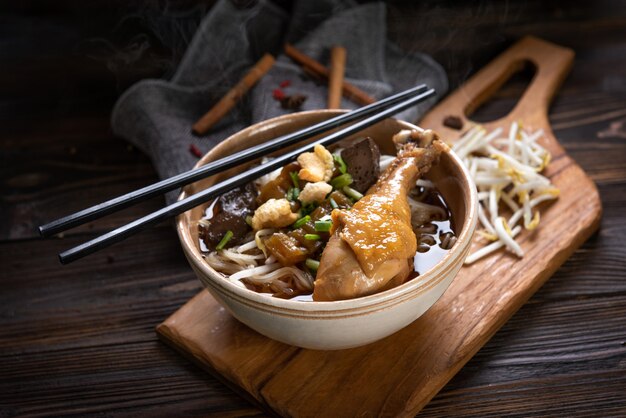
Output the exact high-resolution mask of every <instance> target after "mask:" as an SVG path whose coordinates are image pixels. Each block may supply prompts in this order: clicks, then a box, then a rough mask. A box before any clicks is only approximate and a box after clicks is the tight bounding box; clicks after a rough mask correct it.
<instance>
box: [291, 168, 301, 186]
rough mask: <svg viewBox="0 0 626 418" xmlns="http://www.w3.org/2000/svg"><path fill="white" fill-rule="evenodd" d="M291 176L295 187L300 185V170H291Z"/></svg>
mask: <svg viewBox="0 0 626 418" xmlns="http://www.w3.org/2000/svg"><path fill="white" fill-rule="evenodd" d="M289 176H290V177H291V182H292V183H293V187H295V188H298V187H300V176H298V172H297V171H291V172H290V173H289Z"/></svg>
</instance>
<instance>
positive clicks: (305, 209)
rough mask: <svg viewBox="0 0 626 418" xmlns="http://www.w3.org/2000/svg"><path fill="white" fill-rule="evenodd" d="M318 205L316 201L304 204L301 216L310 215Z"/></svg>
mask: <svg viewBox="0 0 626 418" xmlns="http://www.w3.org/2000/svg"><path fill="white" fill-rule="evenodd" d="M316 207H317V204H316V203H315V202H311V203H307V204H305V205H302V207H301V208H300V215H301V216H304V215H308V214H309V213H311V212H313V211H314V210H315V208H316Z"/></svg>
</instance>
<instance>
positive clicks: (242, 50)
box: [111, 0, 448, 203]
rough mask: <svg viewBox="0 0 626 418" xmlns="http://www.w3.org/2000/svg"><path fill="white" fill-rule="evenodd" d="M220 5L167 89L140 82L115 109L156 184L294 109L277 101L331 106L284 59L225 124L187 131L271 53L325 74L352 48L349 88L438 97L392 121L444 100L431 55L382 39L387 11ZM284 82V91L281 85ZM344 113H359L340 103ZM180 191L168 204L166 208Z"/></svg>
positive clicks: (120, 130)
mask: <svg viewBox="0 0 626 418" xmlns="http://www.w3.org/2000/svg"><path fill="white" fill-rule="evenodd" d="M238 4H239V3H237V2H235V1H233V0H220V1H218V2H217V3H216V4H215V5H214V6H213V8H212V9H211V10H210V11H209V13H208V14H207V15H206V16H205V17H204V19H203V21H202V22H201V24H200V26H199V28H198V30H197V32H196V34H195V35H194V37H193V39H192V41H191V42H190V44H189V46H188V48H187V51H186V52H185V55H184V56H183V58H182V60H181V63H180V64H179V66H178V69H177V71H176V72H175V74H174V76H173V77H172V78H171V80H156V79H149V80H143V81H140V82H138V83H136V84H135V85H133V86H131V87H130V88H129V89H128V90H127V91H126V92H125V93H124V94H123V95H122V96H121V97H120V98H119V100H118V101H117V103H116V104H115V107H114V109H113V113H112V117H111V124H112V127H113V131H114V132H115V134H117V135H119V136H121V137H124V138H126V139H127V140H129V141H130V142H131V143H133V144H134V145H135V146H137V147H138V148H139V149H141V150H142V151H144V152H145V153H147V154H148V155H149V156H150V158H151V159H152V161H153V163H154V165H155V168H156V170H157V172H158V174H159V176H160V177H162V178H166V177H171V176H173V175H175V174H178V173H180V172H183V171H186V170H189V169H190V168H192V167H193V165H194V164H195V162H196V161H197V159H198V157H197V156H195V155H193V153H192V152H190V145H191V144H193V145H194V146H195V147H197V149H199V150H200V151H201V152H202V153H205V152H208V151H209V150H210V149H211V148H213V147H214V146H215V145H216V144H218V143H219V142H220V141H222V140H224V139H225V138H227V137H228V136H230V135H232V134H233V133H235V132H237V131H239V130H241V129H243V128H245V127H247V126H249V125H251V124H254V123H256V122H259V121H262V120H265V119H268V118H271V117H275V116H279V115H282V114H285V113H288V112H293V111H294V110H287V109H283V108H282V107H281V105H280V102H278V101H276V100H275V99H274V98H273V96H272V92H273V91H274V90H275V89H276V88H277V87H279V85H280V84H281V83H282V84H283V85H285V84H289V86H288V87H285V89H284V90H285V93H287V94H291V93H298V94H304V95H306V96H307V100H306V101H305V102H304V103H303V104H302V106H301V109H300V110H311V109H323V108H325V107H326V100H327V85H326V83H317V82H315V81H314V80H312V79H311V78H309V77H305V76H303V71H302V69H301V67H300V66H298V65H297V64H295V63H293V62H292V61H291V60H290V59H289V58H288V57H285V56H283V55H280V54H279V55H278V57H277V60H276V63H275V65H274V66H273V67H272V69H271V70H270V71H269V72H268V73H267V74H266V75H265V76H264V77H263V78H262V79H261V80H260V81H259V83H258V84H257V85H256V86H255V87H254V88H253V89H252V90H250V91H249V92H248V94H247V95H246V96H245V97H244V99H243V100H241V102H240V103H239V104H238V105H237V106H236V107H235V108H233V109H232V110H231V111H230V112H229V113H228V115H226V116H225V117H224V118H223V119H222V120H221V121H219V122H218V123H217V124H216V125H214V126H213V127H212V128H211V130H210V131H209V132H208V133H207V134H206V135H203V136H196V135H194V134H193V133H192V132H191V126H192V125H193V123H194V122H195V121H196V120H197V119H198V118H199V117H201V116H202V115H203V114H204V113H206V112H207V111H208V110H209V109H210V108H211V107H212V106H213V105H214V104H215V103H216V102H217V101H218V100H219V99H220V98H221V97H222V96H223V95H224V94H225V93H226V92H227V91H228V90H229V89H230V88H231V87H232V86H234V85H235V84H236V83H237V81H239V80H240V79H241V77H243V75H244V74H245V73H246V72H247V71H248V70H249V69H250V68H251V67H252V66H253V65H254V64H255V63H256V61H257V60H258V59H259V58H260V57H261V56H262V55H263V54H264V53H266V52H279V51H280V48H281V47H282V45H283V44H284V43H285V42H290V43H292V44H294V45H295V46H296V48H298V49H299V50H300V51H302V52H304V53H305V54H307V55H308V56H310V57H312V58H314V59H316V60H317V61H319V62H321V63H323V64H325V65H328V58H329V50H330V48H331V47H332V46H333V45H342V46H344V47H345V48H346V49H347V62H346V69H345V79H346V81H348V82H350V83H352V84H354V85H356V86H358V87H359V88H361V89H362V90H364V91H365V92H367V93H368V94H370V95H371V96H373V97H375V98H377V99H380V98H383V97H386V96H389V95H391V94H393V93H396V92H398V91H401V90H404V89H407V88H410V87H412V86H414V85H417V84H420V83H425V84H427V85H428V86H429V87H432V88H435V89H436V91H437V97H433V98H431V99H429V100H428V101H426V102H424V103H421V104H419V105H417V106H415V107H414V108H411V109H408V110H406V111H404V112H403V113H401V114H398V115H397V116H396V117H398V118H400V119H405V120H409V121H414V120H416V119H417V118H419V117H420V116H421V115H423V114H424V112H425V111H426V110H428V108H430V107H431V106H432V105H433V104H434V103H435V102H436V100H437V98H438V97H441V96H442V95H443V94H445V92H446V91H447V88H448V84H447V78H446V75H445V72H444V70H443V69H442V67H441V66H440V65H439V64H437V63H436V62H435V61H434V60H433V59H432V58H430V57H429V56H427V55H425V54H419V53H411V54H408V53H406V52H404V51H402V50H400V49H399V48H398V47H397V46H395V45H393V44H392V43H391V42H389V41H388V40H387V38H386V6H385V5H384V4H382V3H368V4H361V5H359V4H357V3H355V2H353V1H349V0H344V1H332V0H319V1H306V0H299V1H295V2H294V4H293V7H292V10H291V11H289V12H288V11H286V10H284V9H282V8H281V7H279V6H278V5H277V4H275V3H272V2H271V1H268V0H260V1H257V2H255V3H253V4H252V5H251V6H247V7H241V6H238ZM284 82H288V83H284ZM341 105H342V107H343V108H346V109H352V108H356V107H358V105H357V104H356V103H353V102H351V101H350V100H347V99H343V100H342V103H341ZM177 195H178V192H170V193H168V195H167V196H166V198H167V201H168V202H170V203H171V202H172V201H174V200H175V199H176V197H177Z"/></svg>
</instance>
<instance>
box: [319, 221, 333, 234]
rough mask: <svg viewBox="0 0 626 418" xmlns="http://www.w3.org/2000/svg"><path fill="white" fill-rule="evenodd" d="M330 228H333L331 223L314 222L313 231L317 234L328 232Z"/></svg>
mask: <svg viewBox="0 0 626 418" xmlns="http://www.w3.org/2000/svg"><path fill="white" fill-rule="evenodd" d="M331 226H333V222H332V221H322V220H319V221H315V230H316V231H317V232H328V231H330V227H331Z"/></svg>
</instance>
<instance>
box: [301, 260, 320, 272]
mask: <svg viewBox="0 0 626 418" xmlns="http://www.w3.org/2000/svg"><path fill="white" fill-rule="evenodd" d="M304 264H305V265H306V266H307V267H308V268H309V270H313V271H317V269H318V268H320V262H319V261H317V260H313V259H312V258H307V259H306V261H305V262H304Z"/></svg>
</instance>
